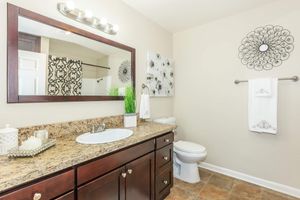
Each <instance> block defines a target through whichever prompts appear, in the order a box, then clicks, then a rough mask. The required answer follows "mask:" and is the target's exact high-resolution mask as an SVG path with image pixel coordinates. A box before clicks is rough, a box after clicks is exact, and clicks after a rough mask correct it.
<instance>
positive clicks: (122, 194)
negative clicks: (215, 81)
mask: <svg viewBox="0 0 300 200" xmlns="http://www.w3.org/2000/svg"><path fill="white" fill-rule="evenodd" d="M173 128H174V127H172V126H169V125H159V124H156V123H149V124H148V123H146V124H145V125H142V126H139V127H137V128H136V129H135V130H134V134H133V136H131V137H129V138H128V139H124V140H122V141H120V142H116V143H111V144H110V143H107V144H101V145H81V144H77V143H76V142H74V141H73V140H72V139H73V138H69V139H65V141H61V142H58V144H57V146H56V147H54V148H53V149H50V150H49V151H46V152H44V153H43V154H44V155H43V154H41V155H40V156H38V157H36V158H22V159H15V160H9V159H7V160H6V165H7V167H9V165H11V167H12V168H13V169H18V168H21V167H22V166H23V167H33V166H30V164H29V166H26V165H24V164H25V163H26V162H27V163H31V164H32V163H34V164H35V166H36V164H37V163H38V162H40V161H41V160H43V159H50V158H49V157H48V158H47V156H48V155H49V154H50V153H51V151H52V153H51V154H52V156H53V157H55V155H53V153H62V154H64V155H56V157H60V158H57V160H55V161H54V162H55V163H56V164H55V166H56V167H58V168H60V167H62V168H64V169H61V170H59V171H57V172H53V173H49V174H47V175H46V176H39V175H36V177H34V179H33V180H30V181H29V182H27V181H26V177H27V178H30V176H31V174H24V173H25V172H24V173H22V172H20V171H15V174H16V175H17V176H18V174H19V175H20V176H24V177H23V178H25V179H23V180H22V181H20V183H17V181H16V180H18V178H19V177H14V178H16V180H11V181H14V182H15V185H14V184H12V182H10V183H9V184H8V182H2V181H1V184H0V185H2V187H3V184H4V185H5V184H6V185H7V187H8V185H10V186H9V187H8V188H2V187H1V191H2V193H1V194H0V200H27V199H28V200H29V199H30V200H31V199H33V200H39V199H57V200H73V199H78V200H94V199H95V200H96V199H120V200H121V199H128V200H135V199H139V200H143V199H145V200H146V199H149V200H154V199H157V200H159V199H164V197H166V196H167V195H168V194H169V192H170V188H171V187H172V184H173V167H172V163H173V140H174V134H173V132H172V129H173ZM142 131H144V133H142ZM61 140H63V139H61ZM71 140H72V141H71ZM68 144H70V145H71V146H72V148H73V150H72V149H70V148H67V145H68ZM87 149H89V150H87ZM114 149H117V150H114ZM64 150H65V151H64ZM100 150H101V151H102V152H101V153H100V152H99V151H100ZM68 152H70V153H71V154H73V156H75V155H76V154H78V153H79V152H81V153H80V155H76V157H73V158H70V156H72V155H67V154H68ZM97 152H98V154H99V155H92V154H95V153H97ZM105 152H109V153H105ZM91 156H93V157H94V158H92V159H89V158H90V157H91ZM64 158H69V159H71V160H70V161H71V162H74V163H75V164H74V165H72V166H68V165H66V164H65V163H66V162H65V160H63V159H64ZM24 159H28V161H25V160H24ZM58 160H61V162H62V163H61V164H60V163H59V162H57V161H58ZM76 160H77V162H78V163H76ZM1 161H2V163H1V164H5V161H4V160H1ZM45 162H46V161H45ZM47 162H48V163H50V162H51V160H47ZM68 163H70V162H68ZM14 165H15V166H14ZM59 165H61V166H59ZM48 167H49V168H48ZM53 167H54V165H52V166H48V165H47V164H46V163H45V165H44V166H40V167H39V168H37V169H32V171H33V172H35V171H42V173H48V172H50V171H52V169H53ZM1 169H3V168H1ZM13 169H12V170H13ZM12 170H11V171H12ZM25 171H26V170H25ZM0 173H1V172H0ZM12 176H13V175H12ZM1 177H2V174H1ZM22 182H25V183H22Z"/></svg>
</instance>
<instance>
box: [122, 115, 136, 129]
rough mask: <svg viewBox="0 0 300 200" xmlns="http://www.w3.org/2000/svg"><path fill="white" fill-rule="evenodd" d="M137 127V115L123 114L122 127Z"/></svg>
mask: <svg viewBox="0 0 300 200" xmlns="http://www.w3.org/2000/svg"><path fill="white" fill-rule="evenodd" d="M136 125H137V115H136V113H132V114H125V115H124V127H125V128H131V127H136Z"/></svg>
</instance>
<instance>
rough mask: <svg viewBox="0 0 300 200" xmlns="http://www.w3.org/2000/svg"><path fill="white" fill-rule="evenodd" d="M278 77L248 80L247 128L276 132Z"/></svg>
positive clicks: (260, 131)
mask: <svg viewBox="0 0 300 200" xmlns="http://www.w3.org/2000/svg"><path fill="white" fill-rule="evenodd" d="M277 93H278V79H277V78H269V79H254V80H249V96H248V120H249V122H248V123H249V130H250V131H254V132H259V133H272V134H276V133H277V101H278V100H277Z"/></svg>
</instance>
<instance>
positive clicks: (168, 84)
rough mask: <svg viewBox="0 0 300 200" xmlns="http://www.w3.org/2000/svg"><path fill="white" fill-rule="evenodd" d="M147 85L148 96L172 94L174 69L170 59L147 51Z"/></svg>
mask: <svg viewBox="0 0 300 200" xmlns="http://www.w3.org/2000/svg"><path fill="white" fill-rule="evenodd" d="M147 57H148V58H147V60H148V66H147V85H148V87H149V91H150V96H173V95H174V70H173V66H172V63H171V61H170V59H168V58H165V57H163V56H161V55H160V54H159V53H153V52H148V55H147Z"/></svg>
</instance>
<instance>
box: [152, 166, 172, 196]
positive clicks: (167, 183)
mask: <svg viewBox="0 0 300 200" xmlns="http://www.w3.org/2000/svg"><path fill="white" fill-rule="evenodd" d="M172 182H173V171H172V165H170V166H169V167H168V168H166V169H165V170H164V171H162V172H161V173H159V174H157V178H156V195H157V196H156V199H163V198H162V197H165V196H166V195H167V194H169V192H170V188H171V187H172Z"/></svg>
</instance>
